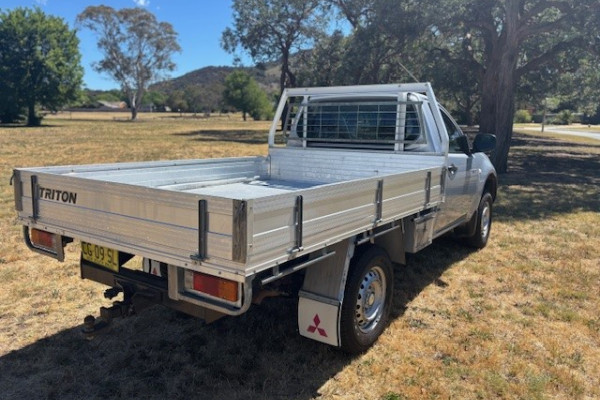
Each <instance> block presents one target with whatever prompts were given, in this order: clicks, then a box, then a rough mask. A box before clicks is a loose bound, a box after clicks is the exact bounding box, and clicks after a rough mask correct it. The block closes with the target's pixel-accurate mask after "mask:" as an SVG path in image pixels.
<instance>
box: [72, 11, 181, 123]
mask: <svg viewBox="0 0 600 400" xmlns="http://www.w3.org/2000/svg"><path fill="white" fill-rule="evenodd" d="M77 21H78V23H79V24H80V25H81V26H83V27H85V28H88V29H90V30H91V31H93V32H94V33H96V35H97V36H98V48H99V49H100V50H101V51H102V53H103V54H104V58H103V59H102V60H100V61H99V62H97V63H95V64H94V65H93V67H94V69H95V70H97V71H99V72H106V73H108V74H109V75H110V76H111V78H113V79H114V80H115V81H116V82H118V83H119V84H120V85H121V90H122V91H123V92H124V93H125V94H126V95H127V98H128V100H129V105H130V107H131V119H132V120H135V119H136V118H137V110H138V107H139V106H141V104H142V97H143V95H144V92H145V91H146V90H147V88H148V86H149V85H150V84H151V83H152V82H155V81H157V80H158V79H159V78H161V77H163V74H164V73H165V72H167V71H173V70H174V69H175V63H174V62H173V61H172V56H173V54H174V53H176V52H179V51H180V50H181V48H180V47H179V44H178V43H177V33H176V32H175V30H174V29H173V26H172V25H171V24H170V23H168V22H159V21H158V20H157V19H156V17H155V16H154V14H152V13H151V12H149V11H147V10H145V9H143V8H123V9H121V10H115V9H113V8H112V7H108V6H89V7H87V8H86V9H85V10H84V11H83V12H82V13H81V14H79V15H78V16H77Z"/></svg>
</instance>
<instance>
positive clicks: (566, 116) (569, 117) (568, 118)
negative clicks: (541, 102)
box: [554, 110, 575, 125]
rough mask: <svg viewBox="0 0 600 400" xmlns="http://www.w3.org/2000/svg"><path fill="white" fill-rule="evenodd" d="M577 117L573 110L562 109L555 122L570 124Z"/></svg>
mask: <svg viewBox="0 0 600 400" xmlns="http://www.w3.org/2000/svg"><path fill="white" fill-rule="evenodd" d="M574 119H575V117H574V115H573V112H572V111H571V110H562V111H561V112H559V113H558V114H557V115H556V118H555V119H554V123H555V124H557V125H570V124H571V123H573V121H574Z"/></svg>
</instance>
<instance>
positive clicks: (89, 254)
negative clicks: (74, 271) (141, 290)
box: [81, 242, 119, 272]
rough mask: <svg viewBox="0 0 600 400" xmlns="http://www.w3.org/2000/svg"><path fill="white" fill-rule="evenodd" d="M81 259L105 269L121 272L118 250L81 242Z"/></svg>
mask: <svg viewBox="0 0 600 400" xmlns="http://www.w3.org/2000/svg"><path fill="white" fill-rule="evenodd" d="M81 257H83V259H84V260H87V261H89V262H92V263H94V264H98V265H101V266H103V267H104V268H108V269H110V270H112V271H115V272H119V252H118V251H117V250H114V249H109V248H108V247H102V246H97V245H95V244H91V243H86V242H81Z"/></svg>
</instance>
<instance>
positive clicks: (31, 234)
mask: <svg viewBox="0 0 600 400" xmlns="http://www.w3.org/2000/svg"><path fill="white" fill-rule="evenodd" d="M23 233H24V235H25V244H27V247H29V249H31V250H32V251H35V252H36V253H41V254H44V255H47V256H50V257H52V258H56V259H57V260H58V261H64V259H65V253H64V246H65V243H69V242H71V241H72V239H71V238H67V237H63V236H61V235H59V234H56V233H52V232H46V231H42V230H40V229H35V228H32V229H31V231H30V230H29V228H28V227H27V226H24V227H23Z"/></svg>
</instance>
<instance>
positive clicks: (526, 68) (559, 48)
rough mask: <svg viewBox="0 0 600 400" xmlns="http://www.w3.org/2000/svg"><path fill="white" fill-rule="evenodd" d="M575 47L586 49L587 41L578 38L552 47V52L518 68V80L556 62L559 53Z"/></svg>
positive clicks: (549, 51)
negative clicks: (553, 61)
mask: <svg viewBox="0 0 600 400" xmlns="http://www.w3.org/2000/svg"><path fill="white" fill-rule="evenodd" d="M573 47H579V48H585V47H586V42H585V40H583V38H581V37H577V38H575V39H572V40H569V41H566V42H560V43H558V44H556V45H555V46H554V47H552V48H551V49H550V50H548V51H546V52H545V53H544V54H542V55H540V56H539V57H536V58H533V59H531V60H530V61H529V62H528V63H527V64H525V65H522V66H521V67H519V68H517V71H516V74H517V79H519V78H521V77H522V76H523V75H525V74H527V73H529V72H532V71H534V70H536V69H537V68H539V67H541V66H542V65H544V64H547V63H549V62H550V61H552V60H554V59H555V58H556V56H557V55H558V54H559V53H561V52H563V51H566V50H569V49H571V48H573Z"/></svg>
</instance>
